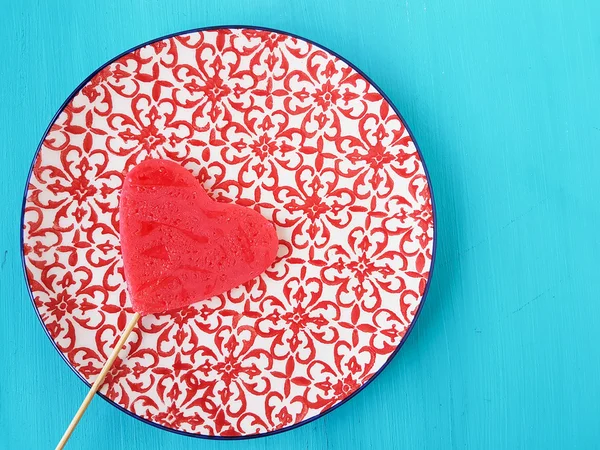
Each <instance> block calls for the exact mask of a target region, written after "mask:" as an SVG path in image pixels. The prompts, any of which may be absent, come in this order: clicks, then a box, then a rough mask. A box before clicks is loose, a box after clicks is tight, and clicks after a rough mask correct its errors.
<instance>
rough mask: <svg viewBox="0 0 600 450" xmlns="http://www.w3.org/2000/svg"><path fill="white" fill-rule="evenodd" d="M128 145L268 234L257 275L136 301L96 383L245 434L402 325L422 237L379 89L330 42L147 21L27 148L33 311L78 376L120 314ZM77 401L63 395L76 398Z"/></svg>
mask: <svg viewBox="0 0 600 450" xmlns="http://www.w3.org/2000/svg"><path fill="white" fill-rule="evenodd" d="M146 158H168V159H171V160H174V161H177V162H178V163H180V164H181V165H183V166H184V167H186V168H187V169H188V170H190V171H191V172H192V173H193V174H194V175H195V176H196V177H197V178H198V180H199V181H200V182H201V183H202V185H203V186H204V188H205V189H206V190H207V192H208V193H209V194H210V195H211V196H212V197H213V198H214V199H217V200H218V201H222V202H235V203H238V204H240V205H244V206H247V207H250V208H254V209H256V210H257V211H258V212H260V213H261V214H262V215H263V216H264V217H266V218H267V219H269V220H271V221H272V222H273V223H274V224H275V225H276V227H277V233H278V236H279V239H280V243H279V253H278V257H277V260H276V262H275V263H274V264H273V266H272V267H271V268H270V269H269V270H268V271H267V272H266V273H264V274H263V275H262V276H261V277H260V278H257V279H254V280H252V281H250V282H248V283H246V284H245V285H243V286H240V287H238V288H235V289H233V290H231V291H230V292H227V293H226V294H223V295H220V296H217V297H214V298H211V299H209V300H207V301H202V302H199V303H197V304H195V305H193V306H191V307H188V308H186V309H184V310H181V311H178V312H174V313H171V314H161V315H153V316H147V317H144V318H143V319H142V320H141V322H140V324H139V327H138V328H137V329H136V330H135V331H134V333H133V335H132V337H131V338H130V339H129V342H128V343H127V345H126V347H125V348H124V350H123V351H122V352H121V358H120V359H119V360H117V362H116V363H115V365H114V367H113V368H112V370H111V371H110V373H109V375H108V377H107V379H106V381H105V383H104V385H103V387H102V390H101V394H102V395H103V396H104V397H106V398H107V399H108V400H109V401H111V402H112V403H114V404H115V405H116V406H118V407H119V408H121V409H123V410H124V411H126V412H128V413H130V414H133V415H135V416H137V417H139V418H140V419H142V420H145V421H148V422H151V423H152V424H155V425H157V426H160V427H164V428H166V429H169V430H173V431H177V432H182V433H186V434H191V435H194V436H206V437H244V436H245V437H248V436H255V435H264V434H267V433H272V432H275V431H278V430H285V429H289V428H291V427H294V426H297V425H299V424H301V423H305V422H307V421H309V420H311V419H314V418H316V417H318V416H319V415H322V414H323V413H325V412H327V411H329V410H331V409H332V408H334V407H335V406H337V405H339V404H340V403H342V402H344V401H345V400H347V399H348V398H349V397H351V396H352V395H353V394H355V393H356V392H357V391H359V390H360V389H361V387H363V386H365V384H367V383H368V382H369V380H370V379H372V377H373V376H374V375H376V374H377V373H378V372H379V371H380V370H381V369H382V368H383V367H384V366H385V365H386V364H387V363H388V362H389V360H390V358H391V357H392V356H393V355H394V354H395V352H396V350H397V349H398V348H399V347H400V345H401V344H402V342H403V339H405V338H406V335H407V333H408V331H409V330H410V328H411V326H412V324H413V321H414V319H415V317H416V315H417V314H418V312H419V309H420V306H421V303H422V301H423V297H424V295H425V293H426V291H427V286H428V280H429V277H430V270H431V265H432V258H433V252H434V222H433V203H432V198H431V194H430V189H429V184H428V178H427V173H426V171H425V166H424V164H423V161H422V159H421V156H420V154H419V151H418V150H417V147H416V145H415V143H414V141H413V139H412V137H411V135H410V134H409V131H408V130H407V128H406V125H405V124H404V123H403V121H402V118H401V117H400V115H399V114H398V113H397V112H396V110H395V108H394V107H393V105H392V104H391V103H390V102H389V100H388V99H387V98H386V97H385V96H384V95H383V94H382V93H381V91H379V90H378V88H377V87H376V86H375V85H374V84H373V83H372V82H371V81H370V80H369V79H368V78H367V77H366V76H365V75H364V74H362V73H361V72H360V71H358V69H356V68H355V67H353V66H352V65H351V64H350V63H348V62H347V61H345V60H344V59H342V58H341V57H340V56H338V55H336V54H334V53H332V52H331V51H328V50H326V49H324V48H323V47H321V46H319V45H317V44H315V43H313V42H310V41H307V40H305V39H302V38H300V37H297V36H293V35H289V34H285V33H282V32H278V31H275V30H266V29H254V28H247V27H225V28H210V29H202V30H194V31H191V32H186V33H183V34H178V35H173V36H170V37H167V38H161V39H159V40H156V41H153V42H151V43H148V44H144V45H142V46H140V47H137V48H135V49H133V50H131V51H129V52H127V53H125V54H123V55H121V56H119V57H117V58H116V59H114V60H112V61H110V62H109V63H107V64H106V65H104V66H103V67H102V68H100V69H99V70H98V71H96V72H95V73H94V74H93V75H92V76H90V77H89V78H88V79H87V80H86V81H85V82H84V83H82V85H81V86H79V87H78V88H77V89H76V91H75V92H74V93H73V94H72V95H71V96H70V97H69V99H68V100H67V101H66V102H65V104H64V106H63V107H62V108H61V109H60V111H59V113H58V114H57V115H56V117H55V118H54V119H53V121H52V123H51V125H50V126H49V128H48V130H47V132H46V134H45V135H44V138H43V140H42V143H41V144H40V147H39V149H38V152H37V154H36V156H35V160H34V162H33V166H32V171H31V174H30V177H29V181H28V185H27V192H26V198H25V203H24V210H23V255H24V265H25V269H26V276H27V280H28V284H29V288H30V291H31V296H32V299H33V302H34V305H35V308H36V311H37V313H38V314H39V317H40V319H41V322H42V325H43V326H44V327H45V329H46V331H47V333H48V335H49V336H50V338H51V339H52V341H53V343H54V345H55V347H56V348H57V350H58V351H59V353H60V354H61V355H62V357H63V358H64V359H65V361H66V362H67V364H69V366H71V368H73V370H74V371H75V372H76V373H77V374H78V375H79V376H80V377H81V378H82V379H83V380H84V381H86V382H87V383H90V382H92V381H93V380H94V378H95V377H96V375H97V374H98V373H99V371H100V368H101V367H102V365H103V363H104V361H105V360H106V358H107V354H108V353H109V351H110V349H111V348H112V347H113V345H114V344H115V343H116V340H117V338H118V336H119V335H120V333H121V330H123V329H124V327H125V325H126V323H127V322H128V320H129V319H130V318H131V316H132V314H133V312H132V310H131V308H130V307H129V300H128V298H127V296H128V294H127V290H126V287H125V282H124V280H123V266H122V261H121V252H120V247H119V234H118V229H119V217H118V204H119V190H120V188H121V185H122V183H123V177H124V174H125V173H127V171H128V170H129V169H131V167H133V166H134V165H135V164H136V163H138V162H140V161H142V160H144V159H146ZM76 406H77V405H73V407H74V408H75V407H76Z"/></svg>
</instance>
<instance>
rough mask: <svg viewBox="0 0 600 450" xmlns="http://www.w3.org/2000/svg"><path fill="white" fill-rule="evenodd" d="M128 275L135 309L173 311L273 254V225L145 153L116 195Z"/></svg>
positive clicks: (247, 275)
mask: <svg viewBox="0 0 600 450" xmlns="http://www.w3.org/2000/svg"><path fill="white" fill-rule="evenodd" d="M119 213H120V225H119V233H120V237H121V248H122V253H123V261H124V265H125V279H126V281H127V286H128V290H129V293H130V296H131V301H132V304H133V308H134V310H135V311H137V312H140V313H142V314H154V313H161V312H166V311H171V310H174V309H177V308H181V307H184V306H187V305H189V304H191V303H194V302H196V301H199V300H203V299H206V298H210V297H212V296H214V295H218V294H221V293H223V292H225V291H228V290H229V289H232V288H234V287H236V286H238V285H240V284H242V283H244V282H246V281H248V280H250V279H252V278H254V277H256V276H258V275H260V274H261V273H262V272H264V271H265V270H266V269H267V268H268V267H269V266H270V265H271V264H272V263H273V260H274V259H275V256H276V253H277V246H278V240H277V234H276V232H275V228H274V226H273V225H272V224H271V223H270V222H269V221H267V220H266V219H265V218H264V217H262V216H261V215H260V214H259V213H257V212H256V211H254V210H252V209H249V208H244V207H241V206H238V205H234V204H226V203H218V202H215V201H213V200H212V199H211V198H210V197H209V196H208V195H207V194H206V192H204V190H203V189H202V187H201V186H200V184H199V183H198V181H197V180H196V179H195V178H194V176H193V175H192V174H191V173H190V172H188V171H187V170H186V169H185V168H183V167H182V166H180V165H179V164H177V163H174V162H171V161H165V160H158V159H150V160H146V161H144V162H142V163H140V164H138V165H137V166H136V167H135V168H133V169H132V170H131V171H130V172H129V173H128V174H127V176H126V178H125V182H124V185H123V189H122V192H121V199H120V210H119Z"/></svg>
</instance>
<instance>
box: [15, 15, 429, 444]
mask: <svg viewBox="0 0 600 450" xmlns="http://www.w3.org/2000/svg"><path fill="white" fill-rule="evenodd" d="M222 29H229V30H258V31H268V32H274V33H278V34H282V35H286V36H290V37H292V38H296V39H301V40H303V41H305V42H308V43H310V44H312V45H314V46H316V47H318V48H320V49H322V50H325V51H326V52H328V53H330V54H331V55H333V56H335V57H336V58H339V59H340V60H341V61H344V62H345V63H346V64H348V66H350V67H351V68H352V69H353V70H355V71H356V72H357V73H359V74H360V75H361V76H362V77H363V78H364V79H365V80H367V81H368V82H369V83H370V84H371V86H373V87H374V88H375V90H377V92H378V93H379V94H380V95H381V96H382V97H383V98H384V99H385V100H386V101H387V102H388V104H389V105H390V106H391V108H392V110H393V111H394V113H396V115H397V116H398V117H399V118H400V120H401V121H402V123H403V124H404V126H405V127H406V131H407V132H408V134H409V135H410V137H411V139H412V141H413V143H414V145H415V148H416V150H417V154H418V155H419V158H420V160H421V164H422V165H423V170H424V172H425V177H426V179H427V185H428V187H429V193H430V196H431V211H432V218H433V239H432V243H433V244H432V255H431V265H430V267H429V277H428V279H427V282H426V284H425V290H424V292H423V296H422V298H421V302H420V303H419V306H418V307H417V311H416V312H415V316H414V318H413V320H412V322H411V323H410V325H409V326H408V329H407V330H406V333H405V334H404V337H403V338H402V340H401V341H400V343H399V344H398V346H397V347H396V349H395V350H394V351H393V352H392V353H391V354H390V355H389V356H388V358H387V360H386V361H385V363H383V365H382V366H381V367H380V368H379V370H378V371H377V372H375V373H374V374H373V375H372V376H371V378H369V379H368V380H367V381H366V382H364V383H363V384H362V385H361V386H360V387H359V388H358V389H356V390H355V391H354V392H352V394H350V395H349V396H348V397H346V398H344V399H343V400H342V401H340V402H338V403H336V404H335V405H333V406H332V407H330V408H329V409H327V410H326V411H323V412H321V413H320V414H317V415H316V416H313V417H310V418H308V419H305V420H302V421H300V422H298V423H295V424H293V425H289V426H286V427H283V428H280V429H277V430H273V431H268V432H266V433H258V434H250V435H243V436H208V435H204V434H198V433H190V432H187V431H181V430H175V429H173V428H169V427H166V426H164V425H161V424H158V423H156V422H152V421H151V420H148V419H145V418H143V417H140V416H138V415H137V414H134V413H133V412H131V411H129V410H128V409H125V408H124V407H123V406H121V405H119V404H118V403H115V402H114V401H112V400H111V399H109V398H108V397H106V396H105V395H104V394H101V393H99V392H98V393H97V395H99V396H100V397H102V398H103V399H104V400H106V401H107V402H108V403H110V404H111V405H113V406H114V407H116V408H117V409H119V410H121V411H122V412H124V413H126V414H128V415H129V416H131V417H134V418H136V419H138V420H140V421H142V422H144V423H146V424H148V425H151V426H153V427H156V428H158V429H161V430H165V431H169V432H171V433H175V434H180V435H183V436H189V437H194V438H199V439H211V440H225V441H232V440H245V439H255V438H260V437H267V436H273V435H275V434H279V433H283V432H285V431H290V430H293V429H295V428H298V427H301V426H302V425H306V424H308V423H310V422H312V421H314V420H317V419H320V418H321V417H323V416H325V415H326V414H329V413H330V412H331V411H334V410H335V409H337V408H339V407H340V406H342V405H343V404H345V403H346V402H348V401H350V400H351V399H352V398H354V397H355V396H356V395H357V394H358V393H359V392H361V391H362V390H363V389H365V388H366V387H367V386H368V385H369V384H370V383H371V382H372V381H373V380H374V379H375V378H377V376H378V375H379V374H380V373H381V372H382V371H383V370H384V369H385V368H386V367H387V365H388V364H389V363H390V362H391V361H392V360H393V359H394V357H395V356H396V355H397V354H398V352H399V351H400V349H401V348H402V346H403V345H404V343H405V342H406V340H407V338H408V336H409V335H410V333H411V331H412V330H413V328H414V326H415V323H416V322H417V319H418V318H419V315H420V314H421V311H422V309H423V305H424V303H425V300H426V298H427V294H428V293H429V288H430V286H431V279H432V277H433V269H434V266H435V259H436V251H437V221H436V207H435V200H434V193H433V186H432V184H431V177H430V175H429V171H428V170H427V165H426V164H425V160H424V159H423V154H422V153H421V149H420V148H419V145H418V144H417V141H416V140H415V138H414V135H413V133H412V131H411V130H410V128H409V126H408V124H407V123H406V120H404V117H402V114H400V111H398V108H396V105H394V103H393V102H392V101H391V99H390V98H389V97H388V96H387V95H386V94H385V92H383V90H382V89H381V88H380V87H379V86H378V85H377V84H376V83H375V82H374V81H373V80H372V79H371V78H370V77H369V76H368V75H367V74H365V73H364V72H363V71H362V70H360V69H359V68H358V67H357V66H356V65H354V64H353V63H351V62H350V61H348V60H347V59H346V58H344V57H343V56H341V55H339V54H338V53H336V52H335V51H333V50H331V49H329V48H328V47H326V46H324V45H322V44H319V43H317V42H315V41H313V40H311V39H308V38H305V37H302V36H300V35H298V34H295V33H290V32H287V31H282V30H278V29H276V28H269V27H262V26H254V25H212V26H208V27H199V28H192V29H189V30H185V31H179V32H175V33H170V34H167V35H164V36H161V37H158V38H154V39H151V40H149V41H146V42H144V43H142V44H138V45H136V46H134V47H132V48H130V49H128V50H125V51H124V52H122V53H120V54H119V55H117V56H115V57H114V58H111V59H110V60H108V61H107V62H105V63H104V64H102V65H101V66H100V67H98V68H97V69H96V70H94V71H93V72H92V73H91V74H90V75H89V76H88V77H87V78H85V80H83V81H82V82H81V83H80V84H79V85H78V86H77V87H76V88H75V89H74V90H73V92H71V94H70V95H69V96H68V97H67V99H66V100H65V101H64V102H63V104H62V105H61V106H60V108H59V109H58V111H57V112H56V113H55V114H54V116H53V117H52V119H51V120H50V123H49V125H48V127H47V128H46V131H44V134H43V135H42V138H41V140H40V143H39V144H38V147H37V150H36V152H35V154H34V156H33V160H32V162H31V166H30V168H29V174H28V175H27V181H26V183H25V190H24V193H23V203H22V206H21V220H20V227H21V230H20V231H21V232H20V246H21V265H22V268H23V274H24V276H25V282H26V283H25V284H26V288H27V292H28V293H29V298H30V300H31V304H32V306H33V309H34V311H35V314H36V316H37V318H38V320H39V321H40V324H41V325H42V328H43V329H44V332H45V333H46V336H48V339H50V342H51V343H52V346H53V347H54V349H55V350H56V351H57V352H58V354H59V355H60V357H61V358H62V359H63V360H64V361H65V363H66V364H67V366H68V367H69V368H70V369H71V370H72V371H73V372H74V373H75V374H76V375H77V377H78V378H79V379H80V380H81V381H83V382H84V383H85V385H86V386H88V387H90V386H91V384H90V383H88V382H87V380H86V379H85V378H83V376H81V374H80V373H79V372H77V370H75V368H74V367H73V366H72V365H71V363H70V362H69V360H68V359H67V358H66V356H65V355H64V354H63V353H62V352H61V351H60V349H59V348H58V346H57V345H56V342H55V341H54V339H52V337H51V336H50V334H49V332H48V329H47V328H46V326H45V324H44V321H43V320H42V317H41V315H40V313H39V310H38V309H37V307H36V306H35V300H34V296H33V292H32V291H31V284H30V282H29V277H28V275H27V266H26V261H25V252H24V251H23V247H24V243H25V228H24V225H25V206H26V203H27V192H28V188H29V182H30V180H31V175H32V173H33V168H34V166H35V162H36V160H37V157H38V154H39V152H40V150H41V148H42V145H43V143H44V140H45V139H46V136H47V135H48V133H49V131H50V128H51V127H52V125H53V124H54V122H56V120H57V119H58V116H59V115H60V114H61V113H62V112H63V110H64V109H65V108H66V106H67V105H68V104H69V103H70V102H71V100H72V99H73V97H75V96H76V95H77V94H78V93H79V91H80V90H81V89H82V88H83V87H84V86H85V85H86V84H87V83H89V81H90V80H91V79H92V78H93V77H94V76H96V75H97V74H98V73H99V72H100V71H101V70H102V69H104V68H105V67H107V66H108V65H110V64H112V63H113V62H115V61H116V60H118V59H119V58H121V57H123V56H125V55H127V54H129V53H131V52H134V51H135V50H138V49H140V48H142V47H145V46H147V45H151V44H153V43H155V42H159V41H162V40H165V39H169V38H172V37H176V36H182V35H185V34H189V33H197V32H203V31H214V30H222Z"/></svg>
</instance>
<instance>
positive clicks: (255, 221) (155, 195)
mask: <svg viewBox="0 0 600 450" xmlns="http://www.w3.org/2000/svg"><path fill="white" fill-rule="evenodd" d="M119 215H120V225H119V233H120V239H121V249H122V253H123V262H124V266H125V279H126V281H127V288H128V291H129V294H130V298H131V303H132V306H133V309H134V310H135V311H136V314H135V315H134V317H133V318H132V319H131V321H130V322H129V324H128V325H127V327H126V329H125V331H124V332H123V334H122V335H121V338H120V339H119V342H118V343H117V345H116V346H115V348H114V349H113V351H112V353H111V355H110V356H109V358H108V360H107V361H106V363H105V365H104V367H103V368H102V370H101V372H100V374H99V375H98V378H97V379H96V381H95V382H94V384H93V385H92V387H91V388H90V391H89V392H88V394H87V396H86V398H85V399H84V401H83V403H82V404H81V406H80V408H79V410H78V411H77V413H76V415H75V417H74V418H73V420H72V421H71V424H70V425H69V427H68V428H67V431H66V432H65V434H64V435H63V438H62V439H61V441H60V443H59V444H58V446H57V449H62V448H63V447H64V445H65V443H66V442H67V440H68V439H69V437H70V436H71V433H72V432H73V430H74V428H75V426H76V425H77V423H78V422H79V419H80V418H81V416H82V415H83V413H84V412H85V410H86V408H87V406H88V404H89V403H90V401H91V399H92V398H93V396H94V394H95V393H96V392H97V390H98V389H99V388H100V386H101V385H102V382H103V381H104V377H105V376H106V374H107V373H108V371H109V370H110V367H111V366H112V364H113V362H114V360H115V359H116V358H117V356H118V354H119V351H120V349H121V348H122V346H123V344H124V343H125V341H126V340H127V338H128V336H129V334H130V333H131V331H132V330H133V328H134V327H135V325H136V324H137V322H138V320H139V318H140V317H141V316H142V315H145V314H156V313H163V312H167V311H171V310H174V309H178V308H182V307H184V306H187V305H189V304H191V303H195V302H197V301H199V300H203V299H207V298H210V297H212V296H214V295H218V294H221V293H223V292H225V291H228V290H230V289H231V288H234V287H236V286H238V285H240V284H242V283H245V282H246V281H248V280H251V279H252V278H254V277H256V276H258V275H260V274H261V273H262V272H264V271H265V270H266V269H267V268H268V267H269V266H270V265H271V264H272V263H273V260H274V259H275V256H276V253H277V245H278V240H277V234H276V233H275V228H274V226H273V225H272V224H271V223H270V222H268V221H267V220H266V219H265V218H264V217H262V216H261V215H260V214H259V213H257V212H256V211H254V210H252V209H248V208H243V207H241V206H238V205H234V204H226V203H218V202H215V201H213V200H212V199H211V198H210V197H209V196H208V195H207V194H206V192H204V190H203V189H202V187H201V186H200V184H199V183H198V181H197V180H196V179H195V178H194V176H193V175H192V174H191V173H190V172H188V171H187V170H186V169H184V168H183V167H181V166H180V165H178V164H176V163H174V162H171V161H165V160H158V159H150V160H146V161H144V162H142V163H140V164H139V165H137V166H136V167H135V168H133V169H132V170H131V172H129V173H128V174H127V176H126V178H125V183H124V184H123V189H122V191H121V200H120V208H119Z"/></svg>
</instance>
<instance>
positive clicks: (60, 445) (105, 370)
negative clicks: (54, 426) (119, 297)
mask: <svg viewBox="0 0 600 450" xmlns="http://www.w3.org/2000/svg"><path fill="white" fill-rule="evenodd" d="M138 320H140V313H135V315H134V316H133V318H132V319H131V320H130V321H129V323H128V324H127V328H125V331H123V334H122V335H121V338H120V339H119V342H117V345H115V348H113V351H112V353H111V354H110V356H109V357H108V360H107V361H106V363H104V367H102V370H101V371H100V375H98V378H96V381H94V384H92V387H91V388H90V391H89V392H88V394H87V395H86V396H85V399H83V403H82V404H81V406H80V407H79V409H78V410H77V413H76V414H75V417H73V420H71V423H70V424H69V427H68V428H67V431H65V434H63V437H62V439H61V440H60V442H59V443H58V445H57V446H56V450H62V449H63V448H64V446H65V444H66V443H67V441H68V440H69V438H70V437H71V434H72V433H73V430H74V429H75V427H76V426H77V424H78V423H79V420H80V419H81V416H83V413H84V412H85V410H86V409H87V407H88V405H89V404H90V402H91V401H92V398H94V395H95V394H96V392H98V389H100V386H101V385H102V382H103V381H104V378H105V377H106V374H107V373H108V371H109V370H110V368H111V367H112V365H113V363H114V362H115V359H117V356H119V352H120V351H121V348H122V347H123V345H124V344H125V342H126V341H127V338H128V337H129V335H130V334H131V331H132V330H133V329H134V328H135V326H136V324H137V323H138Z"/></svg>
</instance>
